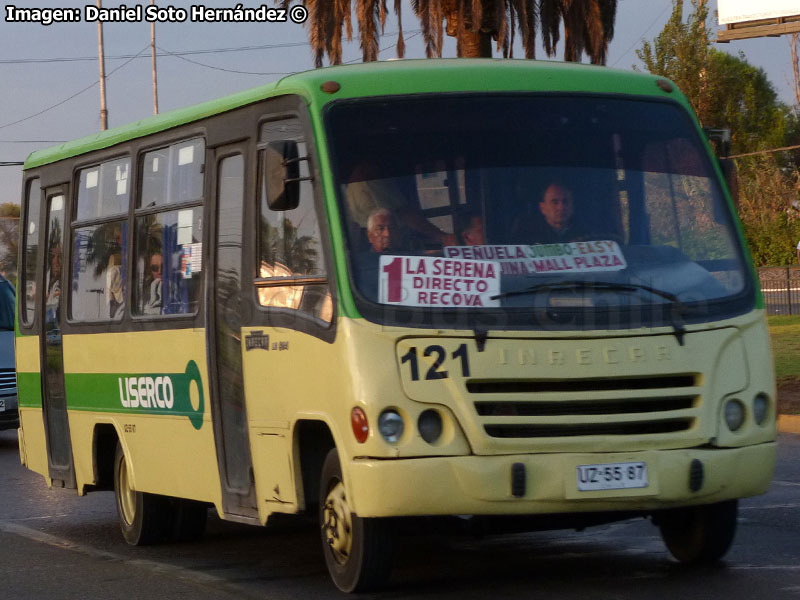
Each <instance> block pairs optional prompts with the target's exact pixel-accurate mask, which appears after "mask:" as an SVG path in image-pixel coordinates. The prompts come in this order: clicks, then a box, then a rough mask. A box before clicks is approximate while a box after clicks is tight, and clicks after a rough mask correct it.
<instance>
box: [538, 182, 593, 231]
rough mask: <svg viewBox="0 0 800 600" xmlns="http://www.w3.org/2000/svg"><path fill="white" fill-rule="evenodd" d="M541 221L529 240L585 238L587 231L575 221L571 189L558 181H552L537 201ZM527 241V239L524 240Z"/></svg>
mask: <svg viewBox="0 0 800 600" xmlns="http://www.w3.org/2000/svg"><path fill="white" fill-rule="evenodd" d="M539 212H540V213H541V216H542V222H541V223H540V224H539V226H538V227H535V228H534V230H533V232H532V233H531V236H530V237H531V239H530V241H531V242H532V243H538V244H556V243H563V242H574V241H580V240H585V239H587V232H586V231H585V230H584V229H583V228H582V227H581V226H580V225H578V224H577V223H576V222H575V219H574V217H575V204H574V200H573V197H572V190H570V188H569V187H567V186H566V184H564V183H562V182H560V181H553V182H552V183H550V185H548V186H547V188H546V189H545V191H544V194H543V195H542V199H541V200H540V201H539ZM525 241H528V240H525Z"/></svg>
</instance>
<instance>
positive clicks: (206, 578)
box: [0, 520, 263, 599]
mask: <svg viewBox="0 0 800 600" xmlns="http://www.w3.org/2000/svg"><path fill="white" fill-rule="evenodd" d="M0 531H2V532H4V533H13V534H15V535H19V536H21V537H24V538H28V539H29V540H33V541H36V542H40V543H43V544H47V545H49V546H54V547H56V548H61V549H64V550H71V551H73V552H78V553H79V554H83V555H85V556H89V557H91V558H96V559H99V560H106V561H109V562H118V563H125V564H126V565H131V566H133V567H139V568H142V569H145V570H148V571H151V572H153V573H157V574H159V575H168V576H171V577H175V578H176V579H180V580H182V581H185V582H188V583H191V584H194V585H197V586H200V587H210V588H214V589H215V590H217V591H220V590H221V591H225V592H229V593H233V594H235V595H236V596H239V597H244V598H253V599H255V598H263V595H253V594H252V593H250V592H248V591H247V590H245V589H242V588H240V587H238V586H235V585H232V584H231V583H230V582H229V581H228V580H226V579H223V578H221V577H216V576H214V575H209V574H208V573H203V572H202V571H195V570H192V569H186V568H184V567H178V566H175V565H170V564H167V563H160V562H156V561H153V560H145V559H130V558H127V557H125V556H123V555H121V554H115V553H113V552H106V551H105V550H98V549H97V548H92V547H91V546H87V545H85V544H78V543H76V542H73V541H70V540H67V539H65V538H60V537H58V536H55V535H51V534H49V533H45V532H44V531H38V530H36V529H31V528H30V527H25V526H24V525H19V524H17V523H10V522H9V521H2V520H0Z"/></svg>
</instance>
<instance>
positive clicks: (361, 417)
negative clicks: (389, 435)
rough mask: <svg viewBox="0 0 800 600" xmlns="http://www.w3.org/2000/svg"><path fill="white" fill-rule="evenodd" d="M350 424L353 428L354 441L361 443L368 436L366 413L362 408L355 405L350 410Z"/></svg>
mask: <svg viewBox="0 0 800 600" xmlns="http://www.w3.org/2000/svg"><path fill="white" fill-rule="evenodd" d="M350 426H351V427H352V428H353V435H354V436H356V441H357V442H358V443H359V444H363V443H364V442H366V441H367V438H368V437H369V423H368V422H367V413H365V412H364V409H363V408H361V407H359V406H356V407H355V408H354V409H353V410H352V411H350Z"/></svg>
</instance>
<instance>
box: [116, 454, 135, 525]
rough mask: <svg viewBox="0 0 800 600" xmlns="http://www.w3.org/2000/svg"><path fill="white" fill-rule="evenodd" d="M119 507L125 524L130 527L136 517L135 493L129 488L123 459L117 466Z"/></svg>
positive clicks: (126, 468)
mask: <svg viewBox="0 0 800 600" xmlns="http://www.w3.org/2000/svg"><path fill="white" fill-rule="evenodd" d="M119 507H120V509H121V513H122V518H123V519H125V523H127V524H128V525H132V524H133V519H134V517H135V516H136V492H135V491H134V489H133V488H132V487H131V482H130V477H129V475H128V463H127V461H126V460H125V459H124V458H123V459H122V462H121V463H120V465H119Z"/></svg>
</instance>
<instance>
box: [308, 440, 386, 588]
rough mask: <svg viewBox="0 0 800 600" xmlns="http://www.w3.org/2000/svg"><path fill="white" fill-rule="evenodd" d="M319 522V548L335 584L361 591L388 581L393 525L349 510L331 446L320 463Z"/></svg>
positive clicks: (340, 468)
mask: <svg viewBox="0 0 800 600" xmlns="http://www.w3.org/2000/svg"><path fill="white" fill-rule="evenodd" d="M319 522H320V530H321V534H322V551H323V553H324V554H325V562H326V563H327V565H328V572H329V573H330V575H331V578H332V579H333V582H334V583H335V584H336V587H338V588H339V589H340V590H342V591H343V592H365V591H369V590H374V589H376V588H379V587H381V586H382V585H384V584H385V583H386V582H387V581H388V579H389V574H390V573H391V570H392V561H393V559H394V531H393V528H392V526H391V523H390V521H388V520H387V519H375V518H372V519H365V518H361V517H359V516H358V515H356V514H355V513H354V512H352V510H351V508H350V504H349V502H348V498H347V493H346V491H345V488H344V479H343V478H342V467H341V465H340V463H339V453H338V452H337V450H336V449H335V448H334V449H333V450H331V451H330V452H328V456H327V457H326V458H325V463H324V464H323V465H322V477H321V481H320V502H319Z"/></svg>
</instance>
